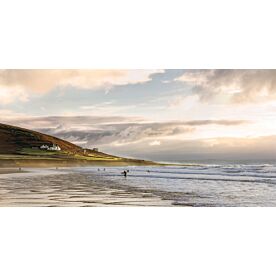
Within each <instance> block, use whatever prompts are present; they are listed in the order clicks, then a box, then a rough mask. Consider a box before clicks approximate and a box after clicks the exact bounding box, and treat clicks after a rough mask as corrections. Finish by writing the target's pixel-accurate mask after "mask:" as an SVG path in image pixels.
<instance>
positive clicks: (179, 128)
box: [6, 116, 248, 147]
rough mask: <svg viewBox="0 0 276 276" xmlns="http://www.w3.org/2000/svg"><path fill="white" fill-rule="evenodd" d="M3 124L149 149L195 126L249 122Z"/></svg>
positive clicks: (91, 119) (80, 119)
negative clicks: (140, 143)
mask: <svg viewBox="0 0 276 276" xmlns="http://www.w3.org/2000/svg"><path fill="white" fill-rule="evenodd" d="M6 123H10V124H16V125H19V126H21V127H25V128H31V129H35V130H38V131H41V132H44V133H47V134H50V135H54V136H57V137H59V138H62V139H65V140H69V141H71V142H74V143H80V144H82V145H86V146H87V147H93V146H94V145H107V144H110V143H112V144H113V145H120V144H129V143H133V142H135V143H136V142H138V141H142V140H148V141H149V145H150V146H157V145H160V144H161V142H160V141H159V140H158V139H159V138H166V137H177V136H179V135H183V134H187V133H192V132H194V131H195V130H196V127H201V126H208V125H219V126H225V127H227V126H237V125H242V124H246V123H248V122H247V121H243V120H193V121H171V122H146V121H145V120H143V119H142V118H137V117H120V116H113V117H99V116H75V117H74V116H68V117H63V116H54V117H37V118H36V117H29V118H28V117H25V118H22V119H20V118H14V119H8V120H6Z"/></svg>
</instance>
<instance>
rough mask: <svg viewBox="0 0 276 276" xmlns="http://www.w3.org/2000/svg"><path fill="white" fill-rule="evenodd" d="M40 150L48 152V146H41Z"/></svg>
mask: <svg viewBox="0 0 276 276" xmlns="http://www.w3.org/2000/svg"><path fill="white" fill-rule="evenodd" d="M40 149H42V150H48V149H49V146H48V145H42V146H41V147H40Z"/></svg>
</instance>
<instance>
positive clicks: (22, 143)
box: [0, 123, 82, 154]
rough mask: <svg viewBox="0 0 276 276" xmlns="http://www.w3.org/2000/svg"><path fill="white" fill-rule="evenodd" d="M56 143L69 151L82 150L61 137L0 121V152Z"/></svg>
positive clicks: (12, 151) (10, 151)
mask: <svg viewBox="0 0 276 276" xmlns="http://www.w3.org/2000/svg"><path fill="white" fill-rule="evenodd" d="M44 144H46V145H52V144H56V145H58V146H60V148H61V149H62V150H64V151H68V152H70V153H77V152H82V148H81V147H79V146H77V145H74V144H72V143H70V142H67V141H64V140H62V139H59V138H56V137H53V136H50V135H46V134H42V133H39V132H36V131H32V130H28V129H24V128H20V127H15V126H10V125H5V124H1V123H0V153H1V154H11V153H14V154H15V153H18V152H20V151H21V150H22V149H23V148H32V147H40V146H41V145H44Z"/></svg>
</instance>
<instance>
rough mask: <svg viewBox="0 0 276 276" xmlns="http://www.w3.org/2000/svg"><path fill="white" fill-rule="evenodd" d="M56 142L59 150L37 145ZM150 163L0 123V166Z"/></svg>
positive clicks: (50, 144)
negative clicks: (46, 148)
mask: <svg viewBox="0 0 276 276" xmlns="http://www.w3.org/2000/svg"><path fill="white" fill-rule="evenodd" d="M53 144H55V145H58V146H59V147H60V148H61V150H60V151H49V150H41V149H40V146H42V145H48V146H52V145H53ZM115 163H116V164H117V165H122V164H138V165H145V164H153V163H151V162H147V161H144V160H134V159H126V158H122V157H118V156H113V155H109V154H106V153H103V152H98V151H94V150H91V149H83V148H82V147H79V146H77V145H75V144H73V143H70V142H68V141H65V140H62V139H59V138H57V137H53V136H50V135H46V134H43V133H40V132H37V131H32V130H28V129H24V128H20V127H16V126H11V125H6V124H1V123H0V166H49V165H51V166H60V165H62V166H66V165H93V164H94V165H95V164H97V165H99V164H100V165H104V166H106V165H112V164H115Z"/></svg>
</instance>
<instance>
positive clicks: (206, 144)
mask: <svg viewBox="0 0 276 276" xmlns="http://www.w3.org/2000/svg"><path fill="white" fill-rule="evenodd" d="M0 118H1V120H0V122H1V123H6V124H11V125H16V126H20V127H24V128H29V129H32V130H37V131H40V132H43V133H47V134H50V135H53V136H56V137H59V138H62V139H66V140H68V141H71V142H73V143H76V144H78V145H80V146H82V147H85V148H94V147H98V148H99V149H100V150H101V151H104V152H107V153H110V154H116V155H120V156H125V157H134V158H141V159H149V160H155V161H185V160H203V159H240V160H245V159H274V158H275V156H276V123H275V122H276V70H222V69H218V70H194V69H193V70H187V69H183V70H179V69H177V70H174V69H170V70H163V69H161V70H160V69H158V70H155V69H153V70H140V69H139V70H67V69H66V70H0Z"/></svg>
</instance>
